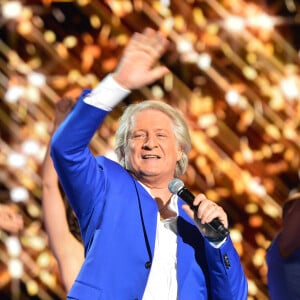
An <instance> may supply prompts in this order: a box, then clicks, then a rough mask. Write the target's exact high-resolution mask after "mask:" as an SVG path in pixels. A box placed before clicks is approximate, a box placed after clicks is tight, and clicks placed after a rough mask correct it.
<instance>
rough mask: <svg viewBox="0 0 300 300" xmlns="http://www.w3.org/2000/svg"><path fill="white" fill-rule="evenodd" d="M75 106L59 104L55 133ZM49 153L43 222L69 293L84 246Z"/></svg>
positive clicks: (45, 167) (44, 173) (44, 174)
mask: <svg viewBox="0 0 300 300" xmlns="http://www.w3.org/2000/svg"><path fill="white" fill-rule="evenodd" d="M72 106H73V102H72V101H71V100H70V99H62V100H60V101H59V102H58V103H57V104H56V111H55V122H54V128H53V132H54V131H55V130H56V129H57V127H58V126H59V124H60V123H61V122H62V120H63V119H64V118H65V116H66V115H67V114H68V112H69V111H70V110H71V108H72ZM49 152H50V151H49V146H48V148H47V152H46V155H45V158H44V162H43V169H42V178H43V183H42V209H43V220H44V224H45V227H46V231H47V234H48V237H49V243H50V247H51V250H52V251H53V254H54V256H55V258H56V260H57V262H58V265H59V269H60V272H61V277H62V281H63V283H64V286H65V289H66V290H69V289H70V287H71V286H72V284H73V281H74V280H75V278H76V276H77V274H78V272H79V270H80V267H81V265H82V262H83V259H84V250H83V245H82V243H80V242H79V241H78V240H77V239H76V238H75V237H74V235H73V234H72V233H71V232H70V229H69V225H68V221H67V215H66V207H65V204H64V200H63V196H62V194H61V191H60V188H59V182H58V176H57V174H56V171H55V169H54V166H53V162H52V159H51V157H50V153H49ZM67 205H68V204H67Z"/></svg>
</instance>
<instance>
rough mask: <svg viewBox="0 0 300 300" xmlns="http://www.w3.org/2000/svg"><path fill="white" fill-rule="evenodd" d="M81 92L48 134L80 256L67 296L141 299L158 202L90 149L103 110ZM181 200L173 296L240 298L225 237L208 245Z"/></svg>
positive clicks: (237, 272)
mask: <svg viewBox="0 0 300 300" xmlns="http://www.w3.org/2000/svg"><path fill="white" fill-rule="evenodd" d="M87 92H88V91H85V92H84V93H83V95H82V97H81V98H80V99H79V100H78V102H77V104H76V105H75V108H74V109H73V111H72V112H71V113H70V114H69V116H68V117H67V118H66V120H65V121H64V122H63V123H62V125H61V126H60V127H59V129H58V130H57V131H56V133H55V134H54V136H53V138H52V147H51V155H52V158H53V161H54V165H55V167H56V169H57V172H58V175H59V179H60V181H61V183H62V185H63V188H64V190H65V192H66V194H67V197H68V199H69V201H70V203H71V206H72V207H73V209H74V211H75V213H76V215H77V217H78V220H79V223H80V228H81V233H82V237H83V241H84V247H85V256H86V258H85V261H84V263H83V266H82V268H81V270H80V272H79V274H78V276H77V279H76V281H75V283H74V284H73V286H72V288H71V290H70V291H69V293H68V296H67V297H68V299H80V300H85V299H87V300H100V299H105V300H127V299H128V300H133V299H139V300H141V299H142V297H143V293H144V290H145V287H146V284H147V279H148V276H149V273H150V270H151V262H152V258H153V254H154V244H155V234H156V222H157V213H158V210H157V205H156V202H155V201H153V198H152V197H151V196H150V195H149V193H148V192H147V191H146V190H145V189H144V188H143V187H142V186H141V185H140V184H139V183H138V182H137V181H136V180H135V179H134V178H133V177H132V176H131V175H130V173H128V172H127V171H126V170H125V169H124V168H123V167H122V166H121V165H119V164H118V163H116V162H113V161H111V160H109V159H107V158H105V157H103V156H98V157H95V156H94V155H93V154H92V152H91V151H90V149H89V147H88V145H89V142H90V140H91V139H92V137H93V135H94V133H95V132H96V130H97V128H98V127H99V126H100V124H101V123H102V122H103V121H104V118H105V117H106V115H107V112H106V111H103V110H101V109H98V108H95V107H93V106H90V105H88V104H86V103H84V102H83V101H82V99H83V98H84V96H85V95H86V93H87ZM182 204H183V201H182V200H181V199H179V200H178V211H179V216H178V221H177V226H178V237H177V281H178V299H182V300H193V299H197V300H202V299H220V300H227V299H228V300H233V299H234V300H235V299H236V300H243V299H247V280H246V277H245V275H244V272H243V268H242V265H241V263H240V258H239V256H238V254H237V252H236V250H235V249H234V247H233V244H232V241H231V239H230V237H228V238H227V241H226V242H225V243H224V244H223V245H222V246H221V247H220V248H218V249H216V248H214V247H212V246H211V244H210V243H209V242H208V241H207V240H206V239H205V238H204V237H203V236H202V235H201V233H200V232H199V230H198V229H197V227H196V226H195V225H194V223H193V221H192V220H191V219H190V218H189V217H188V216H187V215H186V213H185V212H184V211H183V210H182V209H181V206H182ZM64 246H65V247H67V246H68V245H64ZM158 300H160V299H158Z"/></svg>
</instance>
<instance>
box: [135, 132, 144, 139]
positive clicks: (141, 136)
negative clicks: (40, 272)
mask: <svg viewBox="0 0 300 300" xmlns="http://www.w3.org/2000/svg"><path fill="white" fill-rule="evenodd" d="M145 137H146V135H145V134H143V133H138V134H134V135H133V138H134V139H144V138H145Z"/></svg>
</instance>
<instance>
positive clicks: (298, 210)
mask: <svg viewBox="0 0 300 300" xmlns="http://www.w3.org/2000/svg"><path fill="white" fill-rule="evenodd" d="M299 215H300V199H297V200H294V203H293V204H291V206H290V207H289V209H288V211H287V212H286V215H285V216H284V219H283V226H282V230H281V232H280V233H279V237H278V246H279V252H280V254H281V255H282V256H283V257H288V256H289V255H291V254H292V253H293V252H294V251H295V250H296V249H297V248H299V247H300V239H299V227H300V219H299Z"/></svg>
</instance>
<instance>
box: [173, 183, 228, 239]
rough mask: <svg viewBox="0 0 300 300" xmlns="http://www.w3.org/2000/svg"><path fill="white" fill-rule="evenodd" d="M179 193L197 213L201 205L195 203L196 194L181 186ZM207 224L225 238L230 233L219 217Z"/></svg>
mask: <svg viewBox="0 0 300 300" xmlns="http://www.w3.org/2000/svg"><path fill="white" fill-rule="evenodd" d="M177 195H178V196H179V197H180V198H181V199H183V200H184V201H185V202H186V203H187V204H188V205H189V206H190V208H191V209H192V210H193V211H194V212H195V213H197V211H198V206H199V205H194V204H193V202H194V199H195V196H194V195H193V194H192V193H191V192H190V191H189V190H188V189H187V188H186V187H183V188H181V189H180V190H179V191H178V192H177ZM205 225H206V226H208V227H209V228H210V229H211V230H213V231H214V232H215V233H216V234H217V235H218V236H219V238H222V239H224V238H225V237H226V236H228V234H229V231H228V229H227V228H225V226H224V225H223V224H222V223H221V221H220V220H219V219H218V218H214V219H213V220H212V221H210V222H209V223H206V224H205Z"/></svg>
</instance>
